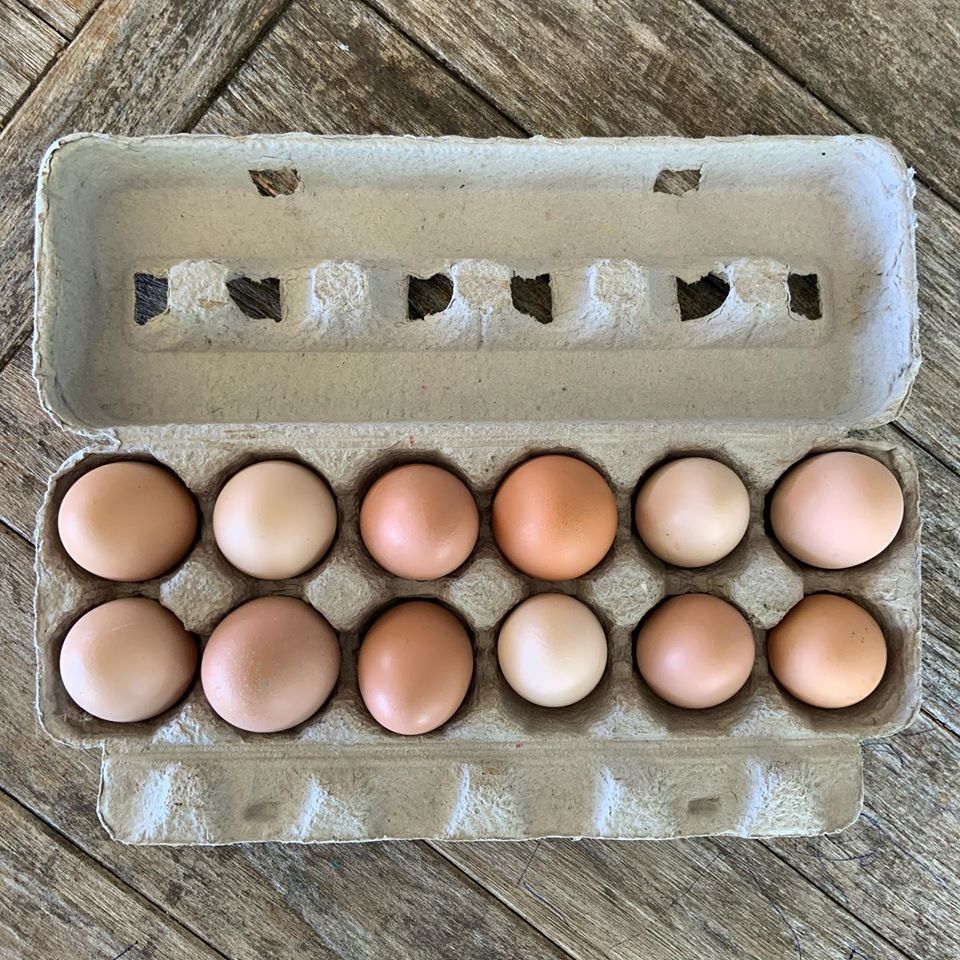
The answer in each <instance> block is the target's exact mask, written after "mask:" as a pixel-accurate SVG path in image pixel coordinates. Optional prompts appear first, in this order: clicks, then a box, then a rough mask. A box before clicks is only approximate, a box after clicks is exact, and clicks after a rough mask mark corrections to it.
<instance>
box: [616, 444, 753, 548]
mask: <svg viewBox="0 0 960 960" xmlns="http://www.w3.org/2000/svg"><path fill="white" fill-rule="evenodd" d="M634 514H635V518H636V523H637V532H638V533H639V534H640V538H641V539H642V540H643V542H644V543H645V544H646V545H647V546H648V547H649V548H650V550H651V551H653V553H655V554H656V555H657V556H658V557H659V558H660V559H661V560H665V561H666V562H667V563H673V564H676V565H677V566H678V567H704V566H706V565H707V564H708V563H715V562H716V561H717V560H720V559H721V558H722V557H725V556H726V555H727V554H728V553H730V551H731V550H733V548H734V547H735V546H736V545H737V544H738V543H739V542H740V541H741V540H742V539H743V535H744V533H746V531H747V524H748V523H749V522H750V497H749V495H748V494H747V488H746V487H745V486H744V485H743V481H742V480H741V479H740V478H739V477H738V476H737V475H736V473H734V472H733V470H731V469H730V468H729V467H728V466H726V465H725V464H723V463H718V462H717V461H716V460H710V459H708V458H707V457H682V458H681V459H679V460H672V461H671V462H670V463H665V464H664V465H663V466H662V467H660V468H659V469H657V470H656V471H655V472H654V473H652V474H651V475H650V477H648V478H647V480H646V481H644V484H643V486H642V487H641V488H640V493H639V494H638V495H637V502H636V506H635V510H634Z"/></svg>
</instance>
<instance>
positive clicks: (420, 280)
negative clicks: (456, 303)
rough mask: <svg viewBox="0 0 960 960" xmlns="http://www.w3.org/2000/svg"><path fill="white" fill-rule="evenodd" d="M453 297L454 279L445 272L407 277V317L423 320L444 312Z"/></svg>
mask: <svg viewBox="0 0 960 960" xmlns="http://www.w3.org/2000/svg"><path fill="white" fill-rule="evenodd" d="M452 299H453V280H451V279H450V277H449V276H447V274H445V273H435V274H434V275H433V276H432V277H407V318H408V319H409V320H422V319H423V318H424V317H428V316H430V314H431V313H442V312H443V311H444V310H446V309H447V307H449V306H450V301H451V300H452Z"/></svg>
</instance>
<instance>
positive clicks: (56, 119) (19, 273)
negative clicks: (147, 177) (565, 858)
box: [0, 0, 282, 356]
mask: <svg viewBox="0 0 960 960" xmlns="http://www.w3.org/2000/svg"><path fill="white" fill-rule="evenodd" d="M281 2H282V0H270V2H265V3H261V2H257V0H223V2H220V3H181V2H177V0H158V2H154V3H138V2H135V0H106V2H105V3H103V4H102V5H101V6H100V7H99V8H98V9H97V11H96V13H95V14H94V15H93V16H92V17H91V18H90V20H89V21H87V23H86V25H85V26H84V28H83V30H81V32H80V33H79V34H78V35H77V37H76V39H75V40H74V41H73V43H71V44H70V46H69V47H68V48H67V49H66V51H64V53H63V55H62V56H61V57H60V59H59V60H58V61H57V62H56V64H54V66H53V67H52V68H51V69H50V71H49V72H48V73H47V74H46V76H44V78H43V80H41V82H40V83H39V84H38V85H37V87H36V88H35V89H34V91H33V93H31V94H30V96H29V97H28V98H27V100H26V101H25V102H24V104H23V106H22V107H21V108H20V109H19V110H18V111H17V114H16V116H15V117H14V118H13V119H12V120H11V121H10V123H9V124H8V125H7V127H6V129H5V130H4V131H3V135H2V136H0V169H3V170H4V171H5V176H4V178H3V179H2V180H0V289H2V290H3V291H4V296H3V299H2V302H0V356H5V355H6V354H7V353H8V352H9V350H10V348H11V347H12V346H14V345H15V344H16V343H17V342H18V341H19V340H21V339H22V338H23V337H24V335H25V333H26V331H27V329H28V328H29V326H30V321H31V317H30V308H31V305H32V292H33V291H32V287H33V277H32V262H31V251H32V243H33V222H32V220H33V197H34V183H35V179H36V173H37V167H38V165H39V162H40V157H41V155H42V154H43V151H44V150H45V149H46V147H47V146H48V145H49V144H50V143H51V142H52V141H53V140H55V139H56V138H57V137H60V136H63V135H64V134H66V133H71V132H73V131H75V130H109V131H110V132H111V133H126V134H138V133H162V132H164V131H172V130H180V129H182V128H183V127H184V126H188V125H190V124H191V123H192V120H193V118H194V116H195V115H196V114H197V113H198V112H199V111H200V110H202V108H203V106H204V104H205V102H206V100H207V99H208V98H209V97H210V95H211V94H212V93H213V92H214V91H215V90H216V89H217V88H218V86H219V85H220V84H221V83H222V82H223V81H224V80H225V79H226V77H227V76H228V75H229V74H230V73H231V72H232V70H233V68H234V66H235V65H236V63H237V61H238V59H239V58H240V57H241V56H242V55H243V54H244V53H245V52H246V51H247V48H248V47H249V45H250V44H251V43H253V42H254V41H255V40H256V39H257V37H258V35H259V32H260V30H261V29H262V28H263V27H264V26H265V25H267V24H268V23H269V20H270V17H271V15H272V14H273V13H274V12H275V11H276V10H278V9H279V7H280V4H281Z"/></svg>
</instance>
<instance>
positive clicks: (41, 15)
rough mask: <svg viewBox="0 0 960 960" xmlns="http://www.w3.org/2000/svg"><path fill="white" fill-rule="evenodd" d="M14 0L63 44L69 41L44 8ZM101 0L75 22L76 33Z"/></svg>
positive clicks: (28, 0) (14, 111) (28, 2)
mask: <svg viewBox="0 0 960 960" xmlns="http://www.w3.org/2000/svg"><path fill="white" fill-rule="evenodd" d="M15 2H16V3H19V4H20V6H21V7H23V8H24V10H29V11H30V13H32V14H33V15H34V16H35V17H36V18H37V19H38V20H42V21H43V22H44V23H45V24H46V25H47V26H48V27H49V28H50V29H51V30H53V31H54V32H55V33H57V34H59V35H60V36H61V37H63V40H64V44H67V43H69V42H70V40H71V37H70V36H69V34H66V33H64V32H63V31H62V30H61V29H60V28H59V27H58V26H57V24H56V22H55V21H54V20H52V19H51V18H50V16H49V14H48V13H47V12H46V11H45V10H42V9H40V8H39V7H35V6H34V5H33V4H32V3H30V0H15ZM102 2H103V0H99V2H98V3H95V4H94V5H93V6H92V7H91V8H90V10H89V11H87V15H86V16H85V17H84V18H83V20H81V21H80V23H79V24H77V30H76V33H79V32H80V30H81V28H82V27H83V25H84V24H85V23H86V22H87V20H88V19H89V18H90V15H91V14H92V13H93V11H94V10H96V9H97V7H99V6H100V3H102ZM74 35H76V34H74ZM54 59H56V58H54ZM44 73H46V68H44ZM41 76H43V74H41ZM39 79H40V77H37V80H39ZM34 84H36V81H34ZM30 89H31V90H32V89H33V87H32V86H31V87H30ZM27 92H28V93H29V92H30V91H29V90H28V91H27ZM17 106H19V104H18V105H17ZM16 112H17V111H16V110H12V111H11V113H16Z"/></svg>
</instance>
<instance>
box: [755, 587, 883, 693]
mask: <svg viewBox="0 0 960 960" xmlns="http://www.w3.org/2000/svg"><path fill="white" fill-rule="evenodd" d="M767 660H768V662H769V664H770V671H771V672H772V673H773V675H774V676H775V677H776V678H777V680H778V681H779V682H780V683H781V684H782V685H783V686H784V687H785V688H786V689H787V690H788V691H789V692H790V693H792V694H793V695H794V696H795V697H796V698H797V699H798V700H802V701H803V702H804V703H809V704H810V705H811V706H814V707H827V708H837V707H849V706H851V705H852V704H854V703H859V702H860V701H861V700H863V699H864V698H865V697H868V696H869V695H870V694H871V693H873V691H874V690H876V688H877V686H878V685H879V683H880V681H881V680H882V679H883V674H884V671H885V670H886V667H887V644H886V641H885V640H884V637H883V631H882V630H881V629H880V625H879V624H878V623H877V621H876V620H874V618H873V617H872V616H871V615H870V614H869V613H868V612H867V611H866V610H864V609H863V607H861V606H860V604H858V603H854V601H853V600H848V599H847V598H846V597H839V596H836V595H835V594H832V593H814V594H811V595H810V596H807V597H804V598H803V599H802V600H801V601H800V602H799V603H798V604H796V605H795V606H794V607H793V608H792V609H791V610H790V612H789V613H788V614H787V615H786V616H785V617H784V618H783V619H782V620H781V621H780V622H779V623H778V624H777V625H776V626H775V627H774V628H773V629H772V630H771V631H770V632H769V634H768V635H767Z"/></svg>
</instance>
